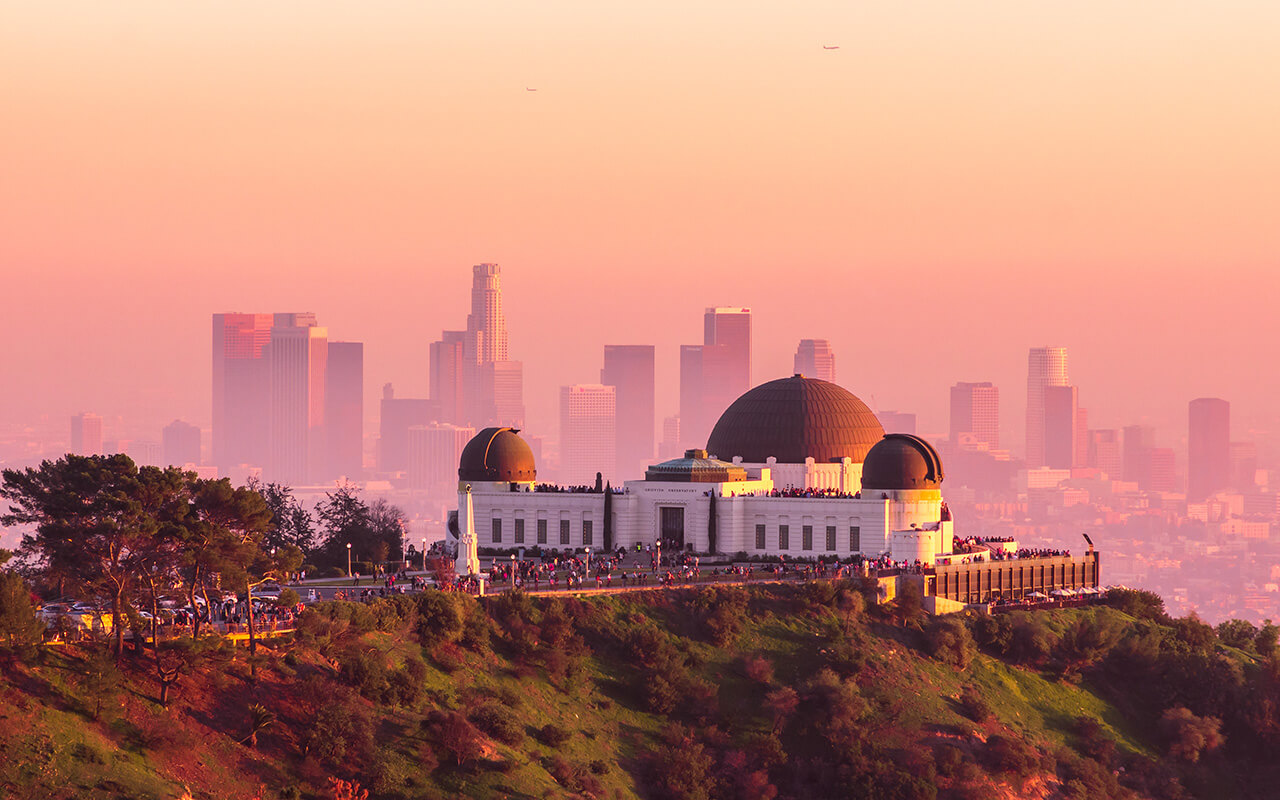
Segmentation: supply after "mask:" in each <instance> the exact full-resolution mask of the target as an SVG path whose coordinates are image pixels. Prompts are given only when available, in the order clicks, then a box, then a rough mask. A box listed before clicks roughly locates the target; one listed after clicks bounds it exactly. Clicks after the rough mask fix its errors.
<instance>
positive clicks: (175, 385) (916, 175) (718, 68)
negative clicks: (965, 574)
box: [0, 2, 1280, 452]
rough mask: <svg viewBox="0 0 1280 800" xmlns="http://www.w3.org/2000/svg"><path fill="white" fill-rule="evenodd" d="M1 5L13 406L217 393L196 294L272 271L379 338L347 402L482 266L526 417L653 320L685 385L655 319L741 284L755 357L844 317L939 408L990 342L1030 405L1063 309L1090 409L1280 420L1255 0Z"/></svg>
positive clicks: (239, 305)
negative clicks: (1207, 2) (1036, 360)
mask: <svg viewBox="0 0 1280 800" xmlns="http://www.w3.org/2000/svg"><path fill="white" fill-rule="evenodd" d="M5 16H6V18H7V22H6V24H5V25H3V26H0V101H3V103H4V106H5V108H6V125H5V126H4V127H3V130H0V149H2V150H3V152H4V153H6V154H7V155H6V157H5V161H6V164H5V179H4V181H3V182H2V184H0V219H4V220H5V225H4V227H5V235H4V236H3V237H0V263H2V264H3V265H4V269H5V276H6V292H5V293H4V298H5V299H4V300H3V301H2V302H3V309H2V313H0V335H3V336H4V339H5V341H6V342H8V343H9V344H8V346H7V347H6V348H5V350H4V353H3V356H0V358H2V359H3V361H2V368H3V374H5V375H6V377H7V382H6V383H7V386H8V387H9V388H10V391H7V392H5V393H3V396H2V397H0V420H3V422H4V424H5V425H6V426H14V425H16V426H24V425H33V424H38V423H39V422H40V421H41V420H42V419H45V420H51V421H56V424H57V426H58V427H61V426H63V425H64V420H65V419H66V417H67V416H68V415H70V414H73V413H76V412H79V411H85V410H88V411H95V412H97V413H100V414H102V415H104V416H105V417H106V418H107V419H108V424H109V425H111V424H114V423H115V421H116V420H117V419H118V420H120V423H121V424H122V425H123V426H125V427H126V428H127V429H132V428H134V427H135V426H136V428H137V429H145V430H149V431H154V429H156V428H157V427H158V426H159V425H162V424H164V423H165V422H167V421H168V420H171V419H173V418H175V417H178V418H182V419H186V420H189V421H192V422H195V423H197V424H200V425H201V426H204V427H207V426H208V425H209V420H210V416H209V414H210V410H209V397H210V391H209V389H210V387H209V380H210V378H209V369H208V363H207V353H208V336H209V332H208V331H209V329H208V319H209V315H210V314H211V313H213V312H216V311H227V310H246V311H249V310H276V309H293V310H312V311H315V312H316V313H317V314H318V315H319V316H320V318H321V319H322V321H323V323H324V324H326V325H327V326H328V327H329V328H330V329H331V331H334V332H335V333H337V334H338V335H340V336H341V337H343V338H351V339H356V340H360V341H363V342H365V343H366V365H365V383H366V385H365V393H366V398H367V399H366V403H365V407H366V412H367V417H368V420H367V424H366V428H367V430H368V431H370V432H372V431H373V430H375V426H376V417H375V414H376V402H374V400H375V398H376V397H377V396H378V392H379V390H380V387H381V385H382V384H383V383H384V382H388V381H389V382H392V383H394V384H395V386H396V387H397V390H398V393H399V394H402V395H411V396H424V395H425V393H426V375H427V360H428V359H427V346H428V344H429V342H430V341H432V340H433V339H434V338H436V337H437V336H438V334H439V331H440V330H442V329H447V328H450V327H457V326H458V325H459V324H460V323H459V320H458V315H459V313H460V312H461V310H462V308H463V307H464V306H465V303H466V293H467V286H468V280H469V271H468V268H469V267H470V265H472V264H476V263H480V262H496V263H500V264H502V265H503V266H504V278H505V284H504V289H505V294H506V298H507V300H506V310H507V313H508V317H509V323H508V324H509V329H510V331H511V348H512V357H513V358H518V359H521V360H523V361H524V363H525V374H526V388H525V399H526V404H527V406H528V420H527V427H528V428H529V429H530V430H533V431H546V432H550V431H553V430H554V428H555V426H556V402H557V395H556V391H557V388H558V387H559V386H562V385H567V384H571V383H580V382H592V381H594V380H595V378H596V374H597V372H598V369H599V366H600V348H601V345H603V344H606V343H652V344H654V345H656V347H657V370H658V393H657V413H658V417H659V419H661V418H662V417H663V416H664V415H667V414H672V413H675V412H676V407H677V380H676V378H677V375H676V373H677V367H678V360H677V347H678V345H679V344H681V343H685V342H692V341H697V340H698V335H699V333H700V330H699V315H700V312H701V310H702V308H703V307H706V306H712V305H741V306H748V307H751V308H752V309H753V312H754V315H755V337H754V350H755V353H754V364H753V368H754V369H753V374H754V375H755V376H757V377H758V378H759V379H761V380H763V379H767V378H772V377H780V376H783V375H786V374H789V371H790V368H791V364H790V361H791V355H792V353H793V352H794V348H795V343H796V341H797V340H798V339H800V338H804V337H821V338H827V339H829V340H830V341H831V342H832V346H833V348H834V349H835V350H836V352H837V353H839V354H840V357H841V367H842V369H841V373H840V379H841V383H842V384H844V385H845V386H847V387H848V388H850V389H851V390H853V391H855V392H856V393H857V394H858V395H859V396H861V397H863V398H865V399H867V400H868V402H870V401H871V400H872V398H874V401H875V402H874V404H873V406H874V407H876V408H880V409H884V408H899V409H908V410H912V411H915V412H917V413H918V414H919V418H920V429H921V430H922V431H943V430H945V429H946V424H947V423H946V387H947V386H949V385H950V384H951V383H953V382H955V381H957V380H992V381H994V382H995V383H997V384H998V385H1000V386H1003V387H1005V388H1006V408H1007V409H1008V411H1009V412H1011V413H1007V414H1006V415H1005V419H1004V420H1003V423H1004V425H1005V426H1006V428H1007V431H1008V433H1009V435H1010V436H1012V437H1014V438H1013V439H1012V440H1016V438H1017V437H1018V436H1020V432H1021V428H1020V426H1021V423H1020V413H1019V409H1018V405H1017V404H1018V403H1020V400H1019V399H1018V398H1019V393H1020V390H1018V389H1015V387H1018V386H1020V384H1022V382H1023V381H1024V380H1025V352H1026V350H1027V348H1029V347H1031V346H1036V345H1040V344H1046V343H1052V344H1060V345H1063V346H1066V347H1068V348H1069V349H1070V351H1071V354H1072V373H1073V375H1072V377H1073V381H1075V382H1076V383H1078V384H1079V385H1081V387H1082V390H1081V391H1082V403H1086V404H1087V405H1089V407H1090V409H1091V411H1092V413H1093V414H1094V415H1095V418H1094V420H1095V421H1096V422H1098V423H1099V424H1106V425H1109V426H1119V425H1122V424H1126V423H1128V422H1132V421H1137V420H1143V421H1149V422H1151V423H1153V424H1156V425H1158V426H1160V427H1165V428H1169V429H1171V430H1173V429H1181V428H1182V427H1184V426H1185V409H1186V402H1187V401H1188V400H1189V399H1191V398H1194V397H1199V396H1206V395H1208V396H1219V397H1224V398H1228V399H1230V400H1231V402H1232V404H1233V406H1232V407H1233V412H1234V413H1233V424H1234V425H1235V426H1236V428H1237V432H1238V434H1239V435H1240V436H1244V435H1246V434H1247V433H1249V432H1255V434H1254V435H1256V437H1257V438H1258V439H1259V440H1260V442H1262V443H1263V444H1264V446H1266V447H1269V448H1270V451H1271V452H1274V450H1275V445H1274V433H1273V432H1274V431H1275V430H1276V429H1277V427H1280V423H1278V422H1277V415H1276V411H1275V404H1274V402H1273V400H1272V398H1274V396H1275V395H1276V392H1277V390H1280V378H1277V375H1276V372H1275V371H1274V370H1270V369H1265V368H1261V365H1265V364H1268V363H1270V362H1272V361H1274V359H1275V355H1276V342H1277V341H1278V340H1280V336H1277V334H1278V333H1280V326H1278V324H1277V322H1276V318H1275V315H1274V309H1273V308H1272V307H1271V306H1272V304H1273V303H1272V300H1273V298H1274V297H1275V296H1277V290H1280V270H1277V269H1276V257H1277V245H1278V244H1280V241H1278V237H1280V234H1277V231H1276V227H1275V225H1274V220H1275V219H1276V212H1277V210H1278V208H1280V197H1278V196H1277V193H1278V192H1280V189H1277V187H1278V186H1280V180H1277V178H1280V157H1278V156H1277V155H1276V152H1275V149H1274V147H1273V143H1274V141H1276V139H1277V134H1280V110H1278V109H1277V107H1276V106H1275V104H1274V103H1269V102H1265V101H1264V99H1263V98H1267V97H1270V96H1273V95H1274V94H1275V90H1276V88H1277V87H1276V83H1277V77H1280V76H1278V74H1277V69H1276V65H1275V61H1274V58H1272V57H1271V54H1272V53H1273V52H1274V49H1275V45H1276V44H1277V41H1276V39H1277V36H1278V34H1277V31H1280V24H1277V23H1280V9H1277V8H1275V7H1274V5H1272V4H1265V3H1254V2H1249V3H1246V2H1236V3H1228V4H1226V6H1215V8H1214V10H1213V12H1212V13H1210V12H1209V10H1208V9H1206V8H1205V7H1204V6H1203V5H1202V4H1197V3H1190V2H1183V3H1134V4H1125V6H1124V7H1123V8H1115V7H1114V6H1113V4H1107V3H1100V2H1099V3H1085V4H1073V5H1072V6H1071V7H1070V8H1062V9H1056V10H1049V9H1046V8H1032V7H1027V6H1025V4H1019V3H1011V2H1009V3H997V4H996V5H995V6H994V7H988V8H985V9H984V10H983V13H982V14H981V15H980V16H978V15H975V14H974V13H973V10H972V9H969V8H965V7H963V6H956V5H954V4H947V3H941V2H938V3H927V4H924V5H913V6H911V7H910V8H907V7H901V6H899V5H895V4H888V3H871V4H850V5H848V6H845V7H837V6H834V5H831V4H825V3H822V4H819V3H802V4H795V5H789V6H788V8H787V10H786V13H785V14H783V13H780V12H779V11H777V10H771V9H769V8H767V7H760V6H756V7H751V6H748V7H740V6H738V5H734V6H729V5H727V4H703V5H700V6H699V8H697V9H690V8H686V7H684V5H679V6H677V5H675V4H670V5H666V6H662V5H659V6H652V5H645V6H644V7H643V8H641V7H634V8H630V9H618V8H610V9H604V8H598V7H596V6H594V5H593V4H579V3H548V4H538V5H537V6H536V7H534V6H527V7H508V6H507V5H506V4H493V3H469V4H465V5H453V4H422V5H419V4H400V3H389V4H380V5H375V6H373V7H361V8H360V9H359V10H358V11H357V10H355V9H353V8H349V7H345V6H342V5H340V4H332V3H321V4H314V3H307V4H297V3H278V4H272V5H271V6H270V7H269V8H264V7H260V6H259V5H258V4H251V3H243V4H233V5H232V6H231V7H228V6H225V5H219V6H217V7H216V8H215V7H213V6H207V7H189V6H183V7H173V6H171V5H168V4H162V3H131V4H128V5H127V7H124V8H121V7H113V8H107V7H103V6H101V5H98V4H91V3H82V4H72V5H59V6H49V5H47V4H20V5H19V6H18V7H16V8H10V9H8V10H7V11H6V12H5ZM824 45H828V46H838V47H839V49H838V50H824V49H823V46H824ZM529 89H536V90H537V91H529ZM15 389H16V390H15ZM125 434H131V435H138V433H137V430H126V431H122V432H121V435H125ZM150 435H152V436H154V432H153V433H151V434H150ZM1268 437H1270V438H1268Z"/></svg>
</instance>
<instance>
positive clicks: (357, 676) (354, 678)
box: [338, 648, 389, 700]
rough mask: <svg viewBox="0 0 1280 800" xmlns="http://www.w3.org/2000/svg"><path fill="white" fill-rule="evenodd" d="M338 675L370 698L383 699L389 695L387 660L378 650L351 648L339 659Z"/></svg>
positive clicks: (344, 681)
mask: <svg viewBox="0 0 1280 800" xmlns="http://www.w3.org/2000/svg"><path fill="white" fill-rule="evenodd" d="M338 677H339V678H341V679H342V682H343V683H345V684H347V685H348V686H351V687H353V688H354V689H355V690H356V691H358V692H360V694H361V695H363V696H364V697H367V698H369V699H370V700H382V699H384V698H385V697H386V696H387V693H388V688H389V683H388V670H387V662H386V659H385V658H384V657H383V655H382V654H381V653H379V652H378V651H376V650H372V649H370V650H365V649H357V648H351V649H349V650H346V651H344V652H343V653H342V654H341V655H340V656H339V659H338Z"/></svg>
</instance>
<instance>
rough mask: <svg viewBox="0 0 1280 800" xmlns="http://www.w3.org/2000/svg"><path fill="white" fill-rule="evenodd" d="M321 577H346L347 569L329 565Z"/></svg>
mask: <svg viewBox="0 0 1280 800" xmlns="http://www.w3.org/2000/svg"><path fill="white" fill-rule="evenodd" d="M321 577H323V578H345V577H347V571H346V570H345V569H343V568H342V567H329V568H328V569H326V570H325V571H324V574H323V575H322V576H321Z"/></svg>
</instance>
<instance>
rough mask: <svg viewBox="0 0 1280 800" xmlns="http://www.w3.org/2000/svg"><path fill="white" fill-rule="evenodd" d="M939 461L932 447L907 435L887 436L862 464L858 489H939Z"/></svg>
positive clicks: (941, 476)
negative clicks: (859, 487) (860, 482)
mask: <svg viewBox="0 0 1280 800" xmlns="http://www.w3.org/2000/svg"><path fill="white" fill-rule="evenodd" d="M942 478H943V475H942V459H941V458H939V457H938V451H937V450H934V449H933V445H931V444H929V443H928V442H926V441H925V440H924V439H921V438H920V437H919V436H912V435H910V434H907V433H890V434H888V435H887V436H885V437H884V438H883V439H881V440H880V441H879V442H878V443H877V444H876V446H875V447H873V448H871V452H869V453H867V460H866V461H865V462H863V464H862V488H863V489H864V490H868V489H890V490H909V489H939V488H941V486H940V484H941V483H942Z"/></svg>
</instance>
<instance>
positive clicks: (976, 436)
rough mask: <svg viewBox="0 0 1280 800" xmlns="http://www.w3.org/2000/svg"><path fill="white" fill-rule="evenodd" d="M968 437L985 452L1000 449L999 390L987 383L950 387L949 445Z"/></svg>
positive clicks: (961, 383) (961, 384) (963, 383)
mask: <svg viewBox="0 0 1280 800" xmlns="http://www.w3.org/2000/svg"><path fill="white" fill-rule="evenodd" d="M966 433H967V434H970V435H971V436H972V437H973V438H972V440H971V441H973V442H985V443H986V445H987V449H988V450H999V449H1000V390H999V389H998V388H996V386H995V384H993V383H991V382H990V381H984V382H982V383H965V382H963V381H962V382H960V383H957V384H956V385H954V386H952V387H951V444H952V446H955V447H958V446H959V445H960V437H961V436H962V435H963V434H966Z"/></svg>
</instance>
